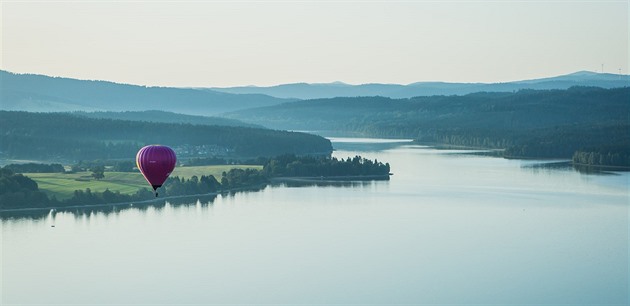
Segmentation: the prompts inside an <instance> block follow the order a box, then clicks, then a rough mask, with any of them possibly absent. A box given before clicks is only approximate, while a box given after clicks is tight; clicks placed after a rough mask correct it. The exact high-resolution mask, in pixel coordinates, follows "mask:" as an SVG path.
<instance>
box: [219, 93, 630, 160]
mask: <svg viewBox="0 0 630 306" xmlns="http://www.w3.org/2000/svg"><path fill="white" fill-rule="evenodd" d="M629 116H630V88H617V89H602V88H595V87H572V88H570V89H567V90H521V91H518V92H515V93H511V92H510V93H475V94H468V95H465V96H431V97H416V98H411V99H391V98H385V97H357V98H333V99H316V100H306V101H298V102H292V103H285V104H282V105H277V106H273V107H266V108H257V109H250V110H244V111H240V112H235V113H231V114H229V117H230V118H236V119H240V120H244V121H246V122H252V123H256V124H263V125H265V126H269V127H274V128H282V129H294V130H315V131H317V130H319V131H330V130H332V131H336V132H348V133H354V134H356V133H359V134H362V135H366V136H378V137H400V138H414V139H418V140H421V141H431V142H440V143H449V144H457V145H472V146H480V147H494V148H512V149H511V151H508V152H512V154H513V155H514V156H524V157H565V158H568V157H570V156H571V154H573V152H574V151H576V150H577V149H579V148H583V147H591V146H602V145H625V144H629V145H630V127H629V122H628V118H630V117H629ZM523 146H525V147H527V148H529V149H532V148H535V147H541V146H544V147H545V148H544V151H545V152H542V151H541V150H543V149H541V150H538V149H536V150H530V151H531V152H528V151H527V150H526V149H523ZM551 148H552V149H551ZM534 151H535V152H534Z"/></svg>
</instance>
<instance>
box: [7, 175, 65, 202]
mask: <svg viewBox="0 0 630 306" xmlns="http://www.w3.org/2000/svg"><path fill="white" fill-rule="evenodd" d="M56 202H57V201H56V200H55V199H52V200H51V199H49V198H48V196H47V195H46V194H45V193H44V192H42V191H40V190H39V187H38V186H37V183H36V182H35V181H34V180H32V179H31V178H29V177H26V176H24V175H22V174H17V173H14V172H13V171H11V170H9V169H6V168H0V208H17V207H48V206H52V205H54V204H53V203H56Z"/></svg>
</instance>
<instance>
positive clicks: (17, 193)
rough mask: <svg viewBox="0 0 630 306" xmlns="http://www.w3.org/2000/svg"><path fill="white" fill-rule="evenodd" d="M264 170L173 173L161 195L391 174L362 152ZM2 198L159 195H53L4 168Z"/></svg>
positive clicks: (94, 201)
mask: <svg viewBox="0 0 630 306" xmlns="http://www.w3.org/2000/svg"><path fill="white" fill-rule="evenodd" d="M261 162H263V163H264V166H263V170H256V169H230V170H229V171H225V172H223V173H222V175H221V177H220V178H219V179H217V178H215V177H214V176H213V175H202V176H200V177H198V176H192V177H190V178H181V177H177V176H174V177H171V178H169V179H168V180H167V181H166V182H165V184H164V185H163V186H162V187H161V188H160V189H158V191H159V193H160V196H162V197H168V196H183V195H195V194H208V193H214V192H226V191H230V190H234V189H241V188H257V187H260V186H264V185H266V184H267V183H268V182H269V179H270V178H272V177H280V176H283V177H293V176H302V177H303V176H307V177H321V176H327V177H339V176H346V177H354V178H355V179H356V177H357V176H365V177H366V178H371V177H373V176H388V175H389V171H390V166H389V164H388V163H385V164H383V163H382V162H379V161H378V160H374V161H372V160H369V159H365V158H363V157H361V156H355V157H353V158H346V159H337V158H326V157H314V156H296V155H282V156H279V157H275V158H271V159H266V160H264V161H263V160H261ZM0 175H1V176H0V188H1V189H0V190H1V193H0V200H1V202H0V203H1V206H0V208H2V209H10V208H27V207H64V206H75V205H99V204H111V203H124V202H136V201H145V200H150V199H153V198H154V197H155V195H154V194H153V192H152V191H150V190H149V189H148V188H141V189H139V190H138V191H137V192H135V193H133V194H121V193H120V192H118V191H110V190H108V189H107V190H105V191H103V192H94V191H92V190H90V189H89V188H87V189H85V190H75V191H74V193H73V195H72V197H71V198H69V199H66V200H57V199H56V198H54V197H52V198H49V197H48V196H47V195H46V194H45V193H44V192H42V191H40V190H39V189H38V186H37V183H36V182H35V181H33V180H32V179H30V178H28V177H26V176H23V175H22V174H16V173H14V172H12V171H11V170H9V169H4V168H2V169H0Z"/></svg>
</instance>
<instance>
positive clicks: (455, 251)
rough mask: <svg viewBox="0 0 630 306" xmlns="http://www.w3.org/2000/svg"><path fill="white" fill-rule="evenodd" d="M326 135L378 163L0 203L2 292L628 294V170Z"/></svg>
mask: <svg viewBox="0 0 630 306" xmlns="http://www.w3.org/2000/svg"><path fill="white" fill-rule="evenodd" d="M332 141H333V146H334V147H335V149H336V151H335V152H334V153H333V155H334V156H335V157H337V158H346V157H353V156H355V155H361V156H363V157H366V158H370V159H374V158H377V159H378V160H379V161H382V162H388V163H390V164H391V169H392V172H393V173H394V175H393V176H392V177H391V179H390V180H389V181H373V182H341V183H325V182H322V183H321V184H309V185H308V186H300V187H297V186H293V185H291V186H289V185H285V184H280V185H272V186H268V187H266V188H264V189H263V190H261V191H257V192H240V193H236V194H230V195H218V196H216V197H208V198H204V199H202V200H200V201H194V200H190V202H188V203H177V204H175V203H168V201H167V202H166V203H165V204H163V205H156V206H147V207H131V208H120V209H111V210H106V211H94V212H90V211H77V212H56V213H47V214H45V215H42V216H38V217H28V216H19V217H11V218H6V217H5V218H3V219H2V221H1V222H2V227H1V228H2V304H7V305H10V304H84V305H89V304H140V303H142V304H186V303H188V304H222V303H224V304H243V303H254V304H300V303H302V304H306V303H308V304H353V303H355V304H366V303H368V304H395V303H400V304H464V305H466V304H493V303H494V304H508V303H509V304H572V305H573V304H619V305H623V304H627V303H628V302H629V301H628V294H629V292H628V285H629V283H628V275H629V271H628V243H629V242H628V241H629V237H628V230H629V227H628V225H629V223H628V218H629V207H630V203H629V199H630V197H629V191H628V186H629V179H630V175H629V173H627V172H625V173H624V172H612V173H608V174H606V175H593V174H583V173H580V172H577V171H575V170H573V169H571V168H567V167H564V168H562V167H560V168H558V167H542V166H540V165H541V164H543V163H550V162H549V161H532V160H528V161H521V160H506V159H501V158H493V157H485V156H477V155H465V154H460V153H461V151H457V150H437V149H434V148H430V147H425V146H418V145H414V144H412V143H410V142H408V141H404V140H401V141H396V142H391V141H383V140H374V139H362V140H357V139H344V138H332ZM51 225H54V226H55V227H51Z"/></svg>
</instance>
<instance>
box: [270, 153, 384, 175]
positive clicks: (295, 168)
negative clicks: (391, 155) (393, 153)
mask: <svg viewBox="0 0 630 306" xmlns="http://www.w3.org/2000/svg"><path fill="white" fill-rule="evenodd" d="M389 171H390V166H389V163H386V164H383V163H381V162H379V161H378V160H374V161H371V160H369V159H365V158H363V157H361V156H355V157H353V158H350V157H348V158H347V159H345V160H344V159H337V158H335V157H333V158H326V157H313V156H295V155H283V156H279V157H276V158H273V159H271V160H269V161H268V162H267V163H265V165H264V167H263V172H264V173H265V174H266V175H267V176H268V177H281V176H286V177H296V176H298V177H299V176H303V177H322V176H323V177H340V176H389Z"/></svg>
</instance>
